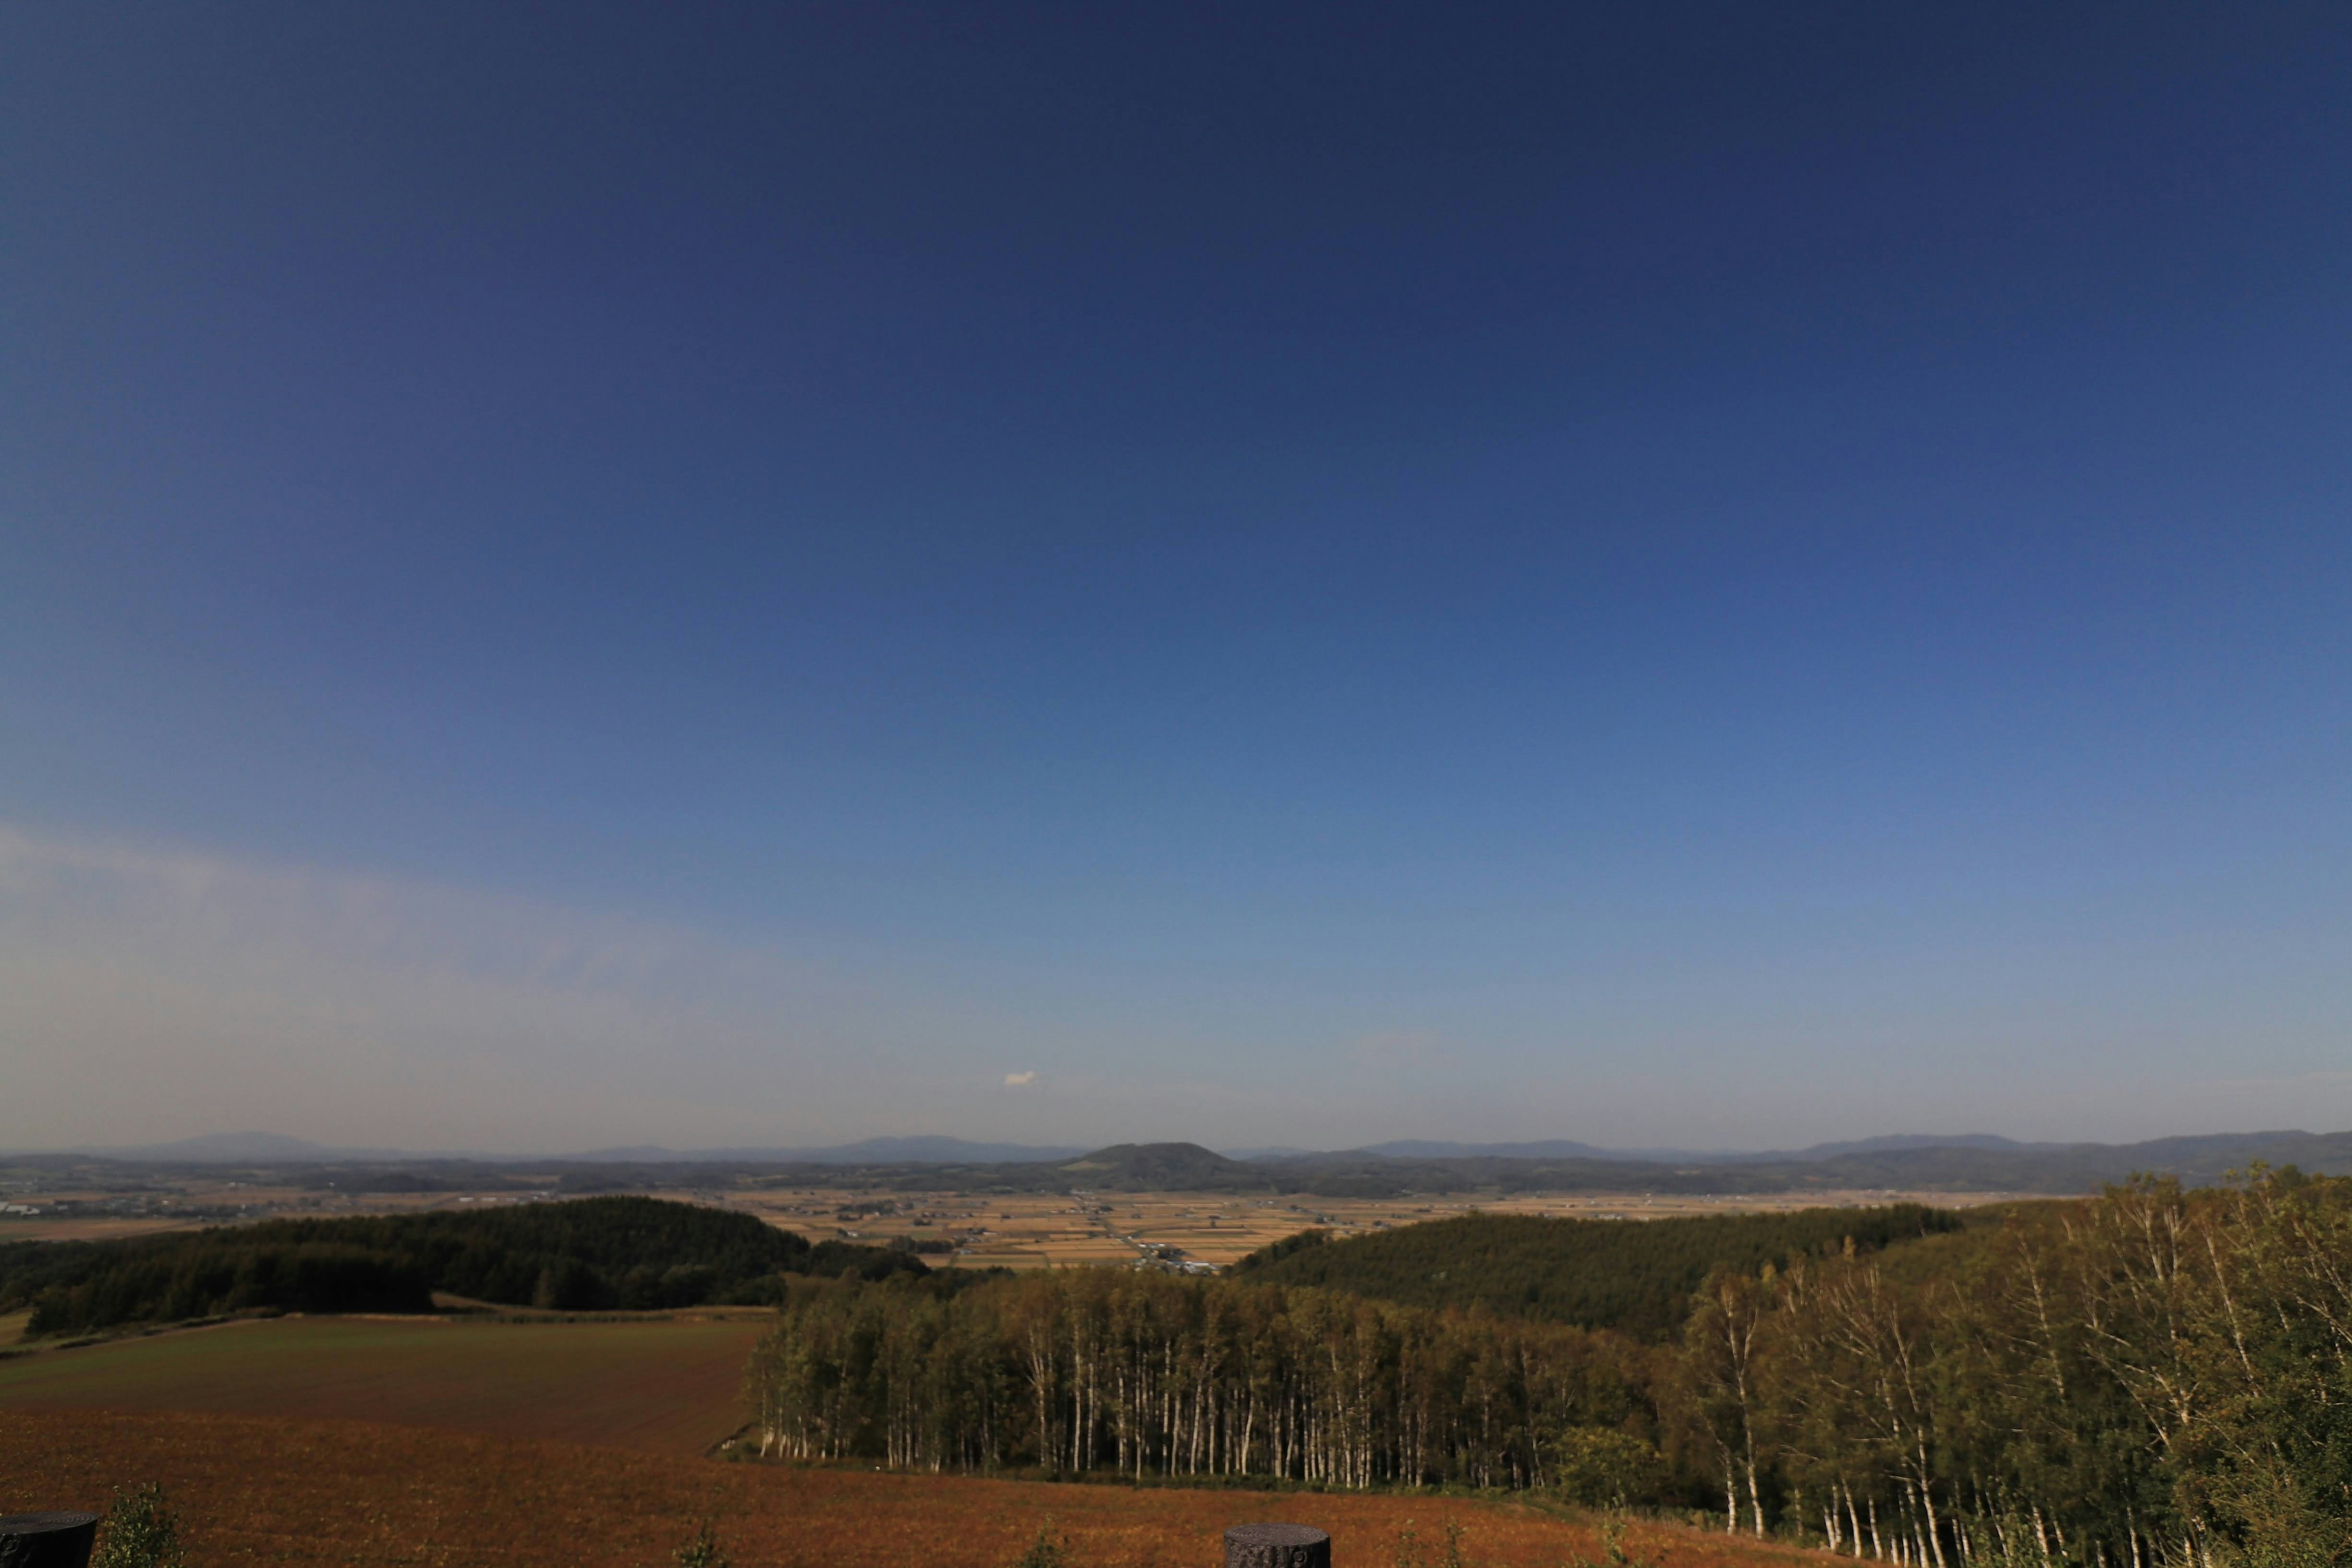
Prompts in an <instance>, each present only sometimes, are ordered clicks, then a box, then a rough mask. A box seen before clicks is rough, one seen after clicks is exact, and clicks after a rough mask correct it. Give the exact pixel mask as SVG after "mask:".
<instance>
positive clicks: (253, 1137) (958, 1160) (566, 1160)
mask: <svg viewBox="0 0 2352 1568" xmlns="http://www.w3.org/2000/svg"><path fill="white" fill-rule="evenodd" d="M6 1152H11V1153H17V1154H23V1153H30V1152H39V1153H59V1154H87V1155H94V1156H97V1157H99V1158H101V1159H110V1160H135V1161H148V1162H153V1163H159V1164H190V1165H194V1164H341V1163H383V1162H418V1161H427V1160H462V1161H466V1162H468V1163H499V1164H544V1163H559V1164H593V1165H610V1164H625V1165H649V1164H706V1163H710V1162H713V1161H719V1162H723V1163H730V1164H737V1163H741V1164H772V1165H875V1164H894V1165H916V1164H937V1165H995V1164H1003V1163H1009V1162H1021V1161H1037V1160H1066V1159H1071V1158H1074V1157H1076V1155H1079V1154H1083V1153H1085V1152H1087V1151H1086V1148H1085V1146H1084V1145H1082V1144H1076V1143H1070V1144H1060V1143H1048V1144H1039V1143H975V1142H970V1141H969V1140H966V1139H962V1138H867V1139H865V1140H863V1141H861V1142H856V1143H836V1144H831V1145H828V1146H826V1147H824V1148H817V1149H784V1148H775V1147H765V1146H763V1147H754V1148H733V1149H668V1148H663V1147H660V1146H658V1145H656V1144H651V1143H636V1144H630V1145H628V1146H625V1147H623V1148H615V1149H590V1150H584V1151H583V1152H579V1153H576V1154H495V1153H484V1152H477V1151H472V1150H443V1151H439V1152H429V1151H419V1150H415V1149H360V1148H344V1147H341V1146H338V1145H335V1144H329V1143H313V1142H310V1140H309V1139H307V1138H289V1137H287V1136H286V1135H284V1134H283V1133H278V1132H215V1133H211V1134H208V1135H206V1136H205V1137H202V1138H183V1139H180V1140H178V1141H176V1142H170V1143H140V1144H134V1145H128V1146H122V1147H111V1148H110V1147H100V1146H85V1147H81V1148H73V1149H59V1150H39V1151H30V1150H11V1151H6Z"/></svg>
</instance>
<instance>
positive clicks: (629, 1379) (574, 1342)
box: [0, 1310, 768, 1455]
mask: <svg viewBox="0 0 2352 1568" xmlns="http://www.w3.org/2000/svg"><path fill="white" fill-rule="evenodd" d="M767 1320H768V1314H767V1313H765V1312H762V1311H758V1310H746V1311H738V1312H735V1313H731V1314H728V1313H709V1314H693V1315H682V1316H678V1317H675V1318H667V1319H664V1318H652V1319H642V1320H635V1321H618V1322H565V1321H521V1322H514V1321H481V1320H465V1319H458V1320H455V1321H452V1320H445V1319H374V1318H276V1319H267V1320H263V1321H254V1322H238V1323H224V1324H220V1325H218V1326H216V1327H213V1328H206V1329H192V1330H185V1331H179V1332H174V1333H165V1334H156V1335H152V1336H150V1337H147V1338H142V1339H130V1340H120V1341H115V1342H110V1343H106V1344H96V1345H85V1346H80V1347H78V1348H75V1349H72V1350H60V1351H47V1352H38V1353H35V1354H30V1355H24V1356H17V1357H14V1358H11V1359H9V1360H6V1361H0V1412H7V1413H10V1414H12V1415H14V1414H20V1413H24V1412H28V1411H34V1410H58V1409H65V1408H68V1407H71V1408H92V1407H105V1408H110V1409H113V1410H118V1411H166V1410H170V1411H211V1412H216V1413H221V1414H236V1415H294V1416H330V1417H349V1418H352V1419H355V1420H362V1421H377V1422H389V1423H394V1424H397V1425H401V1426H433V1427H442V1428H447V1429H452V1430H457V1431H467V1432H480V1433H492V1434H498V1435H501V1436H512V1437H538V1438H554V1439H560V1440H563V1441H569V1442H575V1443H596V1444H604V1445H610V1446H614V1447H625V1448H638V1449H644V1450H647V1451H650V1452H655V1453H667V1454H681V1455H694V1454H699V1453H701V1452H703V1451H704V1450H705V1449H707V1448H709V1447H711V1446H713V1445H714V1444H716V1443H718V1442H719V1440H720V1439H721V1438H724V1437H726V1436H728V1435H729V1434H730V1433H731V1432H733V1431H734V1430H735V1429H736V1428H737V1427H738V1426H741V1425H742V1423H743V1422H744V1420H745V1419H746V1416H745V1414H744V1411H743V1407H742V1384H743V1368H744V1364H745V1363H746V1362H747V1361H748V1360H749V1358H750V1356H751V1345H752V1342H754V1341H755V1340H757V1339H758V1338H759V1336H760V1334H761V1331H763V1329H764V1328H765V1326H766V1322H767Z"/></svg>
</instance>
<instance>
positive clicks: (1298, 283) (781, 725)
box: [0, 5, 2352, 1149]
mask: <svg viewBox="0 0 2352 1568" xmlns="http://www.w3.org/2000/svg"><path fill="white" fill-rule="evenodd" d="M2347 73H2352V21H2347V17H2346V16H2345V14H2344V13H2343V12H2342V11H2341V10H2340V9H2336V8H2329V7H2316V6H2315V7H2293V6H2262V5H2255V6H2247V7H2233V8H2231V9H2229V10H2228V11H2226V12H2223V11H2218V10H2215V9H2212V8H2196V7H2179V8H2167V7H2147V6H2133V7H2092V6H2085V7H2082V8H2079V9H2074V10H2070V11H2065V12H2061V13H2053V12H2051V11H2049V10H2048V9H2047V8H2042V7H2029V6H2018V7H1998V6H1992V7H1982V8H1971V9H1970V10H1969V12H1967V13H1966V14H1964V15H1960V14H1955V15H1945V16H1936V15H1928V14H1925V13H1916V12H1915V11H1911V10H1906V9H1903V8H1889V7H1883V6H1861V5H1856V6H1800V7H1785V8H1758V7H1748V6H1657V7H1633V8H1622V9H1618V10H1605V9H1598V8H1594V9H1580V8H1573V7H1565V6H1552V5H1539V6H1528V7H1511V6H1494V7H1478V6H1471V7H1460V6H1444V7H1438V6H1431V7H1420V8H1407V7H1366V6H1346V7H1333V8H1318V7H1297V8H1290V9H1286V10H1283V11H1280V12H1278V13H1277V12H1273V11H1270V10H1269V9H1268V8H1265V7H1216V6H1186V7H1181V8H1171V9H1167V10H1162V11H1156V12H1155V11H1150V10H1144V9H1137V8H1116V7H1094V6H1075V7H1067V8H1060V7H1042V8H1041V7H1020V6H1003V7H990V8H987V9H985V10H984V11H983V10H973V9H969V8H957V7H940V8H924V7H904V6H882V5H854V6H840V7H791V8H786V7H771V6H746V7H724V6H699V7H698V6H689V7H678V8H667V9H664V10H661V11H657V12H656V11H646V10H644V9H643V8H639V7H628V6H614V7H599V6H593V5H564V6H548V7H531V6H520V5H519V6H512V7H502V8H488V7H478V6H450V7H430V6H383V7H373V8H345V9H334V8H326V7H316V6H284V7H271V6H259V5H230V6H224V7H218V8H213V9H209V10H205V11H203V12H197V11H194V10H191V9H188V8H184V7H170V6H143V7H142V6H125V7H105V8H100V7H73V8H55V7H52V8H47V9H30V10H19V11H17V12H15V13H13V14H11V15H10V16H8V17H7V18H6V19H5V22H0V212H5V222H0V342H5V345H6V353H5V354H0V1068H5V1069H6V1075H7V1077H8V1078H9V1079H11V1080H13V1082H14V1083H16V1084H17V1085H22V1086H26V1089H27V1090H28V1092H13V1093H10V1094H8V1095H6V1096H5V1097H0V1144H25V1143H41V1142H63V1141H71V1140H79V1139H95V1140H109V1141H110V1140H124V1141H128V1140H132V1139H137V1138H144V1137H159V1138H160V1137H174V1136H182V1135H186V1134H189V1133H194V1132H204V1131H230V1130H237V1129H243V1128H247V1127H268V1128H272V1129H275V1130H278V1131H289V1132H296V1133H302V1134H307V1135H310V1136H313V1137H320V1138H325V1139H331V1140H336V1141H346V1142H378V1143H399V1144H404V1145H409V1146H419V1147H500V1148H517V1149H521V1148H537V1149H559V1148H564V1147H576V1146H581V1145H583V1144H593V1143H597V1142H637V1141H645V1140H651V1141H658V1142H670V1143H674V1144H678V1145H682V1146H690V1145H693V1144H697V1143H706V1144H719V1143H740V1142H763V1141H770V1140H772V1141H775V1142H803V1143H805V1142H831V1141H835V1140H840V1139H847V1138H853V1137H858V1136H864V1135H866V1134H870V1133H881V1132H919V1131H950V1132H959V1133H965V1134H968V1135H974V1136H982V1135H985V1136H1001V1137H1016V1138H1019V1137H1026V1138H1034V1139H1036V1140H1039V1141H1052V1142H1085V1141H1087V1140H1089V1139H1095V1138H1100V1139H1104V1140H1108V1139H1112V1138H1118V1137H1129V1136H1150V1137H1161V1136H1166V1137H1190V1138H1197V1139H1200V1140H1202V1141H1204V1142H1213V1143H1222V1144H1225V1145H1228V1146H1231V1145H1235V1144H1244V1143H1258V1142H1308V1143H1318V1144H1328V1145H1336V1144H1341V1143H1346V1142H1360V1141H1370V1140H1373V1139H1378V1138H1383V1137H1397V1136H1433V1137H1467V1138H1477V1137H1496V1138H1526V1137H1540V1136H1570V1137H1580V1138H1586V1139H1590V1140H1592V1141H1595V1142H1625V1143H1660V1142H1675V1143H1704V1144H1711V1145H1733V1144H1741V1145H1748V1146H1769V1145H1784V1144H1789V1143H1793V1142H1805V1141H1810V1140H1812V1139H1815V1138H1829V1137H1840V1136H1851V1135H1856V1134H1864V1133H1873V1132H1880V1131H1898V1130H1906V1131H1907V1130H1943V1131H1959V1130H1963V1129H1967V1130H1987V1131H2001V1132H2010V1133H2014V1134H2019V1135H2026V1136H2036V1137H2076V1136H2081V1137H2098V1138H2126V1137H2135V1136H2143V1135H2153V1134H2156V1133H2160V1132H2171V1131H2216V1130H2222V1129H2225V1128H2244V1127H2253V1126H2280V1125H2306V1126H2316V1125H2320V1124H2326V1126H2328V1127H2329V1128H2334V1127H2338V1126H2343V1125H2352V1071H2347V1063H2352V1038H2347V1017H2352V980H2347V975H2352V965H2347V963H2345V961H2344V956H2343V955H2344V954H2345V952H2346V951H2347V938H2352V894H2347V890H2346V889H2347V888H2352V878H2347V870H2352V813H2347V788H2346V779H2347V762H2352V735H2348V734H2347V723H2346V716H2347V712H2352V634H2347V625H2352V617H2347V611H2352V576H2347V569H2352V527H2347V496H2352V487H2347V479H2352V438H2347V435H2352V432H2347V411H2352V295H2347V288H2346V283H2345V279H2347V277H2352V181H2347V178H2346V177H2345V171H2346V170H2347V168H2352V94H2347V93H2346V92H2345V91H2344V90H2343V83H2344V82H2345V81H2346V80H2347V79H2352V74H2347ZM1022 1074H1032V1075H1034V1078H1033V1079H1030V1080H1029V1081H1026V1082H1023V1083H1020V1084H1018V1085H1013V1084H1009V1083H1008V1082H1007V1081H1006V1079H1007V1078H1008V1075H1014V1076H1017V1075H1022Z"/></svg>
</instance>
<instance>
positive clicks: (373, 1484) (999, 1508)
mask: <svg viewBox="0 0 2352 1568" xmlns="http://www.w3.org/2000/svg"><path fill="white" fill-rule="evenodd" d="M149 1480H154V1481H160V1482H162V1483H163V1486H164V1488H165V1489H166V1490H167V1492H168V1494H169V1496H170V1499H171V1500H172V1503H173V1507H174V1508H175V1509H176V1510H178V1511H179V1512H180V1514H181V1516H182V1518H183V1520H184V1522H185V1524H186V1526H187V1528H188V1531H189V1537H190V1539H189V1545H190V1547H191V1551H190V1554H189V1555H190V1558H191V1560H192V1561H193V1562H195V1563H201V1564H205V1565H206V1568H411V1565H414V1568H539V1565H541V1564H544V1565H546V1568H651V1565H653V1564H658V1563H665V1562H667V1559H668V1556H669V1552H670V1550H671V1549H672V1548H673V1547H674V1546H676V1545H677V1543H678V1542H679V1541H681V1540H682V1539H683V1538H684V1537H685V1536H686V1535H687V1534H688V1532H689V1531H692V1530H693V1528H694V1526H695V1524H696V1522H697V1521H699V1520H701V1519H703V1518H705V1517H708V1518H710V1519H712V1520H714V1521H716V1524H717V1527H718V1530H719V1537H720V1540H721V1542H723V1543H724V1545H725V1546H726V1547H727V1549H728V1550H729V1551H730V1553H732V1555H733V1557H734V1559H735V1561H736V1562H737V1563H741V1564H743V1565H744V1568H820V1565H821V1568H1010V1565H1011V1564H1012V1563H1013V1561H1014V1560H1015V1559H1016V1558H1017V1557H1018V1556H1019V1555H1020V1553H1021V1549H1022V1548H1023V1546H1024V1545H1025V1544H1026V1543H1027V1542H1028V1541H1029V1540H1030V1539H1031V1537H1032V1536H1034V1533H1035V1532H1036V1530H1037V1528H1038V1526H1039V1524H1040V1523H1042V1522H1043V1521H1045V1519H1046V1518H1047V1517H1048V1516H1051V1517H1052V1518H1053V1519H1054V1520H1055V1521H1056V1523H1057V1526H1058V1528H1059V1529H1060V1530H1062V1531H1066V1533H1067V1534H1068V1536H1069V1538H1070V1542H1071V1545H1072V1547H1073V1548H1074V1555H1075V1568H1187V1565H1189V1568H1211V1565H1213V1564H1214V1563H1216V1562H1217V1561H1218V1558H1219V1549H1218V1537H1219V1534H1220V1533H1221V1532H1222V1531H1223V1530H1224V1528H1225V1527H1226V1526H1228V1525H1231V1524H1238V1523H1244V1522H1247V1521H1259V1520H1288V1521H1297V1522H1300V1523H1307V1524H1314V1525H1318V1526H1320V1527H1322V1528H1324V1529H1327V1530H1328V1531H1331V1534H1332V1547H1333V1559H1334V1563H1335V1568H1387V1564H1389V1563H1391V1562H1392V1561H1393V1560H1394V1558H1395V1555H1396V1552H1395V1546H1396V1538H1397V1531H1398V1530H1399V1529H1400V1527H1402V1525H1404V1524H1405V1522H1406V1521H1415V1522H1416V1526H1417V1529H1418V1531H1419V1533H1420V1536H1421V1539H1422V1542H1423V1548H1424V1550H1426V1549H1427V1548H1428V1547H1429V1546H1430V1545H1432V1544H1433V1542H1435V1541H1436V1538H1437V1537H1438V1533H1439V1524H1440V1521H1444V1520H1446V1519H1452V1520H1454V1521H1457V1522H1458V1523H1460V1524H1461V1525H1462V1526H1463V1527H1464V1530H1465V1537H1464V1542H1463V1544H1464V1547H1465V1552H1466V1554H1467V1557H1468V1560H1469V1562H1470V1563H1472V1564H1473V1568H1559V1565H1560V1564H1561V1563H1564V1562H1566V1561H1568V1560H1569V1558H1570V1554H1571V1553H1580V1554H1583V1555H1586V1556H1597V1555H1598V1554H1599V1553H1598V1548H1597V1543H1596V1542H1595V1540H1594V1536H1593V1532H1592V1531H1591V1530H1590V1529H1589V1528H1587V1527H1585V1526H1583V1525H1581V1524H1574V1523H1569V1522H1564V1521H1560V1520H1559V1519H1555V1518H1553V1517H1550V1516H1549V1515H1547V1514H1544V1513H1541V1512H1539V1511H1537V1510H1533V1509H1530V1508H1527V1507H1524V1506H1517V1505H1512V1504H1506V1503H1497V1502H1486V1501H1478V1500H1463V1499H1445V1498H1436V1497H1430V1496H1412V1495H1402V1494H1391V1495H1379V1494H1373V1495H1362V1494H1358V1495H1342V1494H1330V1493H1322V1494H1318V1493H1303V1492H1291V1493H1265V1492H1248V1491H1192V1490H1182V1489H1174V1488H1145V1489H1131V1488H1127V1487H1119V1486H1070V1485H1055V1484H1052V1483H1046V1482H1034V1481H999V1480H978V1479H961V1478H956V1477H936V1476H908V1475H889V1474H877V1473H873V1472H868V1471H856V1470H825V1469H800V1468H786V1467H782V1466H772V1465H760V1464H723V1463H719V1462H717V1461H713V1460H707V1459H697V1458H688V1457H687V1456H684V1455H676V1454H661V1453H645V1452H629V1451H626V1450H622V1449H614V1448H598V1447H580V1446H575V1445H571V1444H562V1443H552V1442H544V1441H531V1440H527V1439H520V1438H513V1437H499V1436H488V1435H485V1434H482V1433H478V1432H430V1431H421V1430H416V1429H414V1428H409V1427H401V1426H365V1425H361V1424H357V1423H351V1422H329V1421H301V1420H289V1419H266V1418H261V1417H255V1416H229V1415H189V1414H181V1413H166V1414H154V1415H142V1414H133V1413H126V1412H116V1411H102V1412H101V1411H68V1410H26V1409H23V1408H10V1409H0V1512H12V1511H16V1510H34V1509H42V1508H67V1507H71V1508H97V1507H100V1506H102V1505H103V1504H104V1503H105V1501H106V1499H107V1498H108V1496H109V1495H110V1493H111V1491H112V1489H114V1488H116V1487H118V1486H125V1485H130V1484H133V1483H138V1482H143V1481H149ZM1627 1544H1628V1545H1629V1546H1631V1547H1633V1549H1634V1550H1635V1551H1637V1552H1642V1553H1643V1554H1646V1555H1650V1556H1653V1557H1661V1556H1662V1557H1663V1560H1664V1565H1665V1568H1794V1565H1795V1564H1797V1563H1800V1562H1801V1561H1808V1560H1809V1561H1812V1562H1823V1561H1825V1560H1824V1559H1822V1557H1820V1556H1819V1554H1817V1553H1811V1552H1796V1551H1793V1550H1789V1549H1785V1548H1780V1547H1772V1546H1765V1545H1762V1544H1760V1543H1759V1544H1750V1543H1748V1542H1745V1541H1744V1540H1741V1539H1739V1538H1736V1537H1735V1538H1727V1537H1726V1536H1724V1535H1723V1534H1721V1533H1720V1532H1717V1531H1696V1530H1689V1529H1683V1528H1679V1527H1673V1526H1662V1525H1639V1524H1637V1525H1635V1526H1634V1527H1633V1530H1632V1531H1630V1532H1629V1537H1628V1542H1627Z"/></svg>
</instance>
